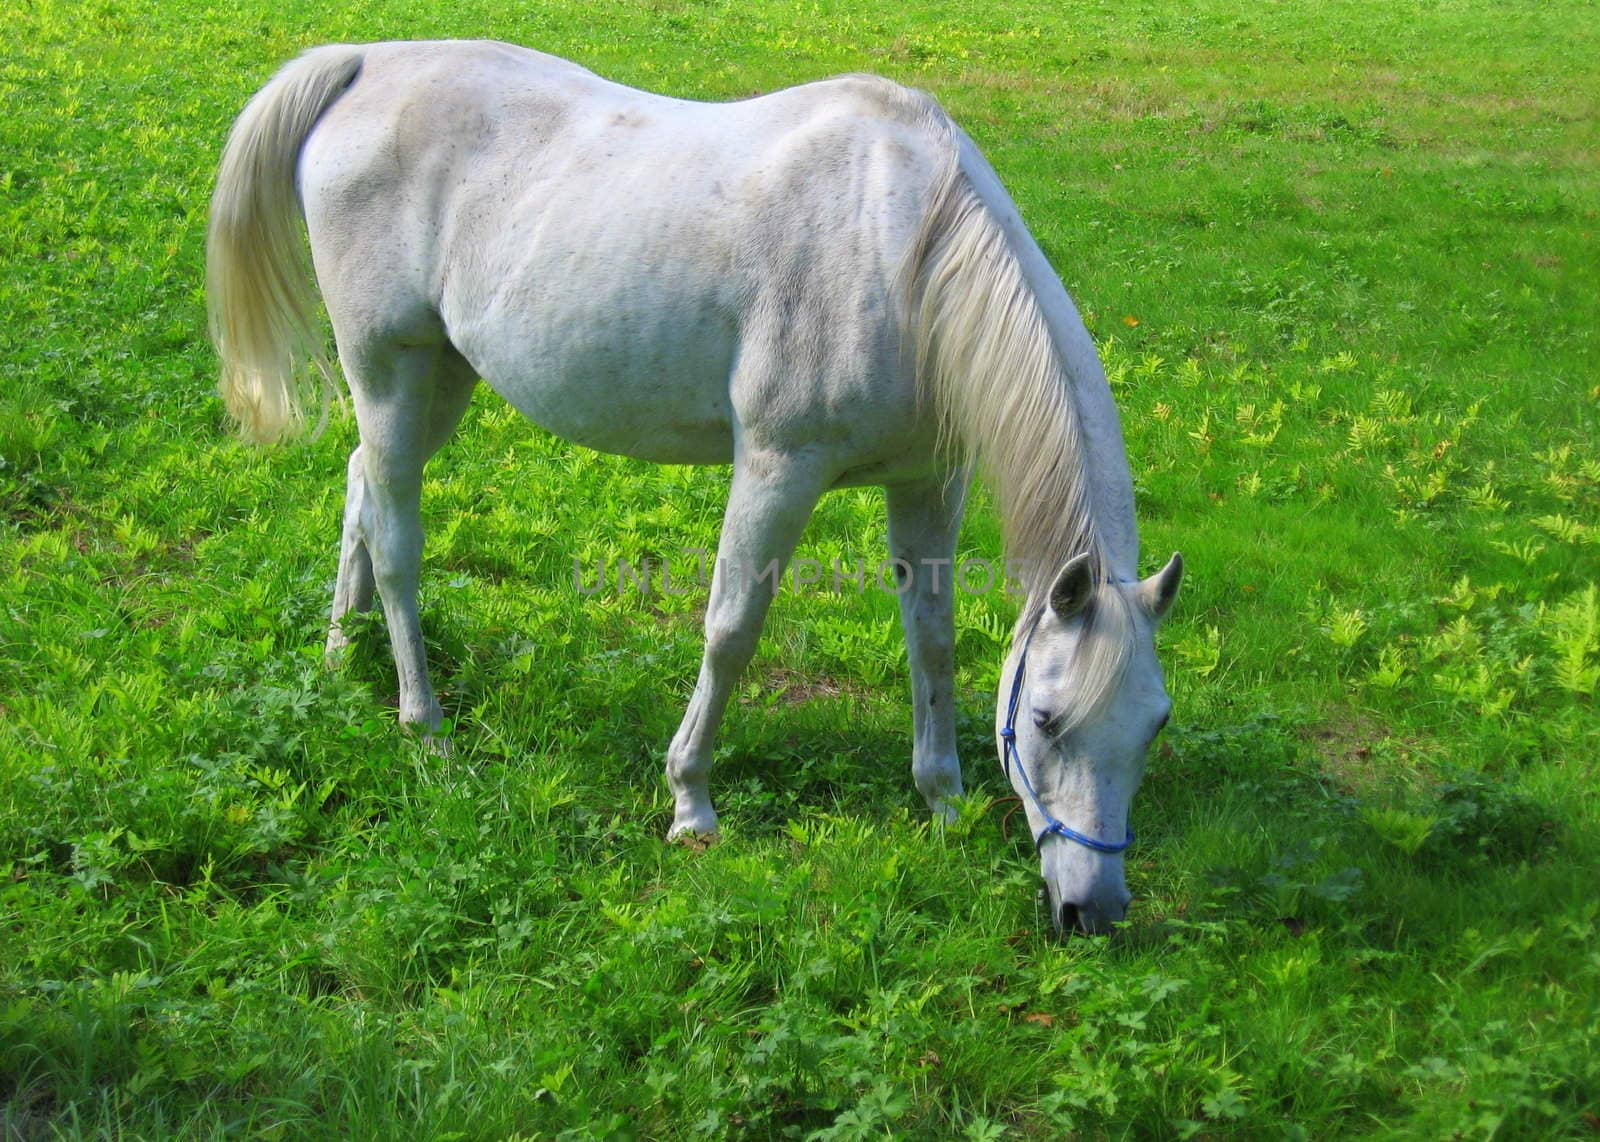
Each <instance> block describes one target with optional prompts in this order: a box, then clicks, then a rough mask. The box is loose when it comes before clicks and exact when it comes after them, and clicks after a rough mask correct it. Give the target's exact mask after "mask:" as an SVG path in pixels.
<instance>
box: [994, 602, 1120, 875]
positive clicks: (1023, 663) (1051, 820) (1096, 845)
mask: <svg viewBox="0 0 1600 1142" xmlns="http://www.w3.org/2000/svg"><path fill="white" fill-rule="evenodd" d="M1036 629H1037V624H1035V626H1032V627H1029V628H1028V637H1027V639H1026V640H1025V641H1024V642H1023V644H1022V656H1021V657H1020V658H1018V659H1017V672H1016V674H1015V675H1014V676H1013V677H1012V679H1011V701H1010V703H1009V704H1008V705H1007V706H1006V724H1005V728H1004V729H1002V730H1001V731H1000V737H1001V738H1002V739H1004V741H1005V743H1006V750H1005V753H1004V755H1003V757H1004V759H1005V770H1006V777H1007V778H1009V777H1010V776H1011V763H1012V762H1013V761H1015V762H1016V763H1017V772H1018V773H1019V774H1021V775H1022V787H1023V788H1024V789H1026V790H1027V791H1028V797H1029V799H1030V800H1032V801H1033V807H1034V808H1035V809H1037V810H1039V815H1040V816H1042V817H1043V818H1044V819H1045V821H1046V822H1048V823H1047V824H1046V825H1045V827H1044V829H1043V830H1042V831H1041V832H1040V833H1039V835H1038V836H1037V837H1035V838H1034V840H1033V847H1034V849H1035V850H1037V849H1038V848H1039V846H1040V845H1042V844H1044V839H1045V838H1046V837H1048V836H1052V835H1053V836H1057V837H1065V838H1066V839H1067V840H1069V841H1072V842H1074V843H1076V844H1080V845H1082V846H1083V847H1084V848H1086V849H1093V850H1094V851H1095V852H1097V853H1120V852H1122V851H1123V850H1124V849H1126V848H1127V847H1128V846H1129V845H1131V844H1133V830H1132V829H1129V830H1128V835H1127V837H1126V838H1125V839H1124V840H1122V841H1121V842H1117V841H1101V840H1096V839H1095V838H1094V837H1088V836H1085V835H1084V834H1082V833H1080V832H1078V831H1077V830H1076V829H1073V828H1071V827H1069V826H1067V825H1066V824H1064V823H1062V822H1061V821H1058V820H1057V819H1056V817H1055V815H1054V814H1053V813H1051V812H1050V810H1049V809H1046V808H1045V807H1044V802H1043V801H1041V800H1039V794H1038V793H1036V792H1035V791H1034V788H1033V782H1032V781H1029V780H1028V770H1027V767H1026V766H1024V765H1023V764H1022V758H1021V756H1019V755H1018V753H1017V701H1018V699H1019V698H1021V696H1022V674H1023V672H1024V671H1025V670H1027V668H1028V647H1030V646H1032V645H1033V632H1034V631H1035V630H1036Z"/></svg>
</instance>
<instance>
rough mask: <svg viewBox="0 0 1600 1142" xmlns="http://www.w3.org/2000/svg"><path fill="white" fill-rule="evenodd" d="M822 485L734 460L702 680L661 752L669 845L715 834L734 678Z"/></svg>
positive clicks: (797, 467) (803, 475)
mask: <svg viewBox="0 0 1600 1142" xmlns="http://www.w3.org/2000/svg"><path fill="white" fill-rule="evenodd" d="M826 485H827V478H826V475H825V473H823V472H821V471H820V470H819V469H818V468H817V466H816V464H815V463H814V462H812V461H811V460H809V459H803V458H800V457H796V456H793V455H789V454H785V453H777V452H756V451H753V450H752V451H741V453H740V454H739V455H737V456H736V457H735V458H734V466H733V483H732V486H731V488H730V489H729V492H728V507H727V511H726V513H725V514H724V516H723V521H722V536H721V538H720V540H719V541H718V543H717V562H716V569H715V571H714V572H713V574H712V579H711V597H710V600H709V601H708V602H707V604H706V623H705V628H706V645H705V654H704V657H703V658H702V660H701V664H700V677H699V679H698V680H697V681H696V683H695V687H694V694H693V696H692V697H691V698H690V699H689V708H688V709H687V710H686V711H685V712H684V715H683V722H682V724H681V725H680V726H679V727H678V732H677V733H676V734H675V735H674V736H673V739H672V745H671V746H670V747H669V748H668V750H667V783H668V784H669V785H670V786H671V787H672V799H673V816H672V828H671V830H670V831H669V832H668V834H667V836H668V838H669V839H676V838H683V837H701V836H710V835H712V834H714V833H715V832H716V831H717V814H716V810H715V809H713V808H712V806H711V796H710V792H709V789H708V784H707V782H708V778H709V776H710V773H711V753H712V747H713V744H714V741H715V737H716V731H717V726H718V725H719V724H720V723H721V721H722V715H723V712H724V711H725V710H726V709H727V705H728V698H729V696H730V695H731V694H732V692H733V687H734V685H735V683H737V681H738V679H739V675H740V674H741V673H743V672H744V668H745V667H746V666H747V665H748V664H749V662H750V657H751V655H753V654H754V653H755V648H756V642H757V640H758V639H759V638H760V636H761V626H762V624H763V622H765V620H766V616H767V609H768V608H769V607H770V606H771V604H772V598H773V596H774V595H775V594H776V593H777V588H778V583H779V581H780V579H781V571H782V568H783V566H784V565H785V564H786V563H787V562H788V560H789V556H790V555H791V554H793V552H794V547H795V544H796V543H797V542H799V539H800V533H801V532H802V531H803V530H805V526H806V521H807V520H808V519H810V518H811V510H812V508H814V507H815V506H816V503H817V500H818V498H819V497H820V496H821V495H822V492H823V491H824V490H825V488H826Z"/></svg>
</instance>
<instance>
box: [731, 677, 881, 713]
mask: <svg viewBox="0 0 1600 1142" xmlns="http://www.w3.org/2000/svg"><path fill="white" fill-rule="evenodd" d="M761 688H762V689H763V690H767V691H776V692H777V693H778V694H779V695H780V696H781V697H782V698H783V700H784V702H785V703H786V704H787V705H790V706H802V705H804V704H805V703H807V702H813V701H817V700H827V699H830V698H840V697H843V696H844V695H846V694H850V695H853V696H855V697H862V696H863V694H862V692H861V691H860V689H858V688H857V687H855V686H852V685H850V684H849V683H846V682H843V681H841V680H839V679H837V678H831V677H829V676H828V675H826V674H820V675H817V676H816V677H810V678H808V677H805V676H802V675H800V674H798V673H796V672H795V671H793V670H787V669H784V668H782V667H780V668H779V669H777V670H773V671H771V672H770V673H768V674H767V676H766V677H765V678H763V679H762V680H761ZM744 704H746V705H748V704H749V702H748V700H744Z"/></svg>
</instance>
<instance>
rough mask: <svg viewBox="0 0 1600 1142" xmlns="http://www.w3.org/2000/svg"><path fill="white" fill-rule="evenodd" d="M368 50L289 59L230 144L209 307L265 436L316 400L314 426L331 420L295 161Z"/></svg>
mask: <svg viewBox="0 0 1600 1142" xmlns="http://www.w3.org/2000/svg"><path fill="white" fill-rule="evenodd" d="M361 59H362V50H361V49H360V48H358V47H351V46H348V45H344V44H331V45H329V46H327V47H321V48H316V49H314V50H312V51H309V52H307V53H306V54H305V55H303V56H301V57H300V58H298V59H296V60H294V61H293V62H292V63H289V64H288V65H287V66H285V67H284V68H283V69H282V70H281V71H279V72H278V74H277V75H276V76H274V77H273V79H272V81H271V82H270V83H268V84H267V85H266V86H265V87H263V88H262V89H261V90H260V91H258V92H256V94H255V97H254V98H253V99H251V100H250V102H249V104H247V105H246V106H245V109H244V111H243V112H242V113H241V114H240V116H239V119H238V121H237V122H235V123H234V125H233V130H232V132H230V133H229V135H228V143H227V146H226V147H225V148H224V149H223V152H222V166H221V169H220V170H219V171H218V172H217V188H216V191H215V192H214V193H213V194H212V196H211V224H210V230H209V231H208V233H207V236H206V308H207V313H208V316H209V320H210V326H211V340H212V343H213V344H215V345H216V348H217V355H218V356H219V357H221V359H222V378H221V381H220V384H219V387H220V389H221V392H222V399H223V402H224V403H225V404H226V405H227V407H228V411H229V412H230V413H232V414H233V417H234V418H235V419H236V420H237V421H238V422H239V427H240V429H241V430H242V431H243V433H244V435H245V436H246V437H247V438H248V439H250V440H253V441H255V442H256V443H259V444H271V443H275V442H277V441H280V440H286V439H290V438H292V437H294V436H297V435H298V434H299V433H300V432H302V431H303V430H304V428H305V425H306V420H307V416H306V408H307V406H308V405H310V404H312V403H313V402H314V401H315V402H319V403H320V408H321V414H320V416H319V418H318V421H317V424H316V427H315V429H314V430H313V431H314V432H320V431H321V429H322V426H323V425H324V424H325V423H326V422H327V415H328V404H329V402H330V400H331V399H332V395H333V380H332V375H331V372H330V369H329V365H328V360H327V355H326V353H325V352H324V350H323V342H322V337H321V335H320V333H319V331H318V328H317V320H316V296H317V295H316V283H315V279H314V276H313V274H312V272H311V266H310V264H309V261H308V259H307V256H306V248H305V242H304V241H303V239H302V238H301V235H300V204H299V200H298V197H297V195H296V189H295V171H296V168H297V166H298V164H299V159H300V148H301V146H302V145H303V144H304V143H305V139H306V136H307V135H309V134H310V133H311V128H312V127H313V126H314V125H315V124H316V121H317V119H318V117H319V116H321V114H322V113H323V112H324V111H325V110H327V108H328V106H329V105H330V104H331V103H333V101H334V100H335V99H337V98H338V97H339V96H340V94H342V93H343V92H344V90H345V89H346V88H347V87H349V86H350V84H351V83H352V82H353V81H354V80H355V77H356V73H357V72H359V71H360V70H361ZM313 388H315V389H316V390H317V392H316V393H315V394H313V393H312V391H311V390H312V389H313Z"/></svg>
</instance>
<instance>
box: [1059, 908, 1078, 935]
mask: <svg viewBox="0 0 1600 1142" xmlns="http://www.w3.org/2000/svg"><path fill="white" fill-rule="evenodd" d="M1077 930H1078V906H1077V905H1076V904H1063V905H1062V906H1061V933H1062V935H1066V936H1070V935H1071V934H1072V933H1074V932H1076V931H1077Z"/></svg>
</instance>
